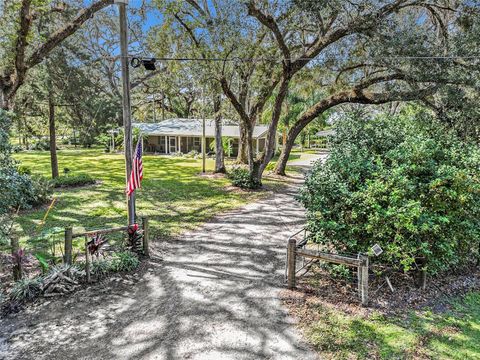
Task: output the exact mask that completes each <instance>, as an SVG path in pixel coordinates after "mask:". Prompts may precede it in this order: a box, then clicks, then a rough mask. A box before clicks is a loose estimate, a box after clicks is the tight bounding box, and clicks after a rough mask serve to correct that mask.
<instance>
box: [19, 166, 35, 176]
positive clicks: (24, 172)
mask: <svg viewBox="0 0 480 360" xmlns="http://www.w3.org/2000/svg"><path fill="white" fill-rule="evenodd" d="M18 173H19V174H20V175H32V170H31V169H30V168H29V167H27V166H23V165H20V166H19V167H18Z"/></svg>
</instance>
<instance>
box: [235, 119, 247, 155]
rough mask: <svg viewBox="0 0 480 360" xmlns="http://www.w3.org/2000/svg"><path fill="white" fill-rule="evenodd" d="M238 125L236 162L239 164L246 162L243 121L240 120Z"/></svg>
mask: <svg viewBox="0 0 480 360" xmlns="http://www.w3.org/2000/svg"><path fill="white" fill-rule="evenodd" d="M239 127H240V137H239V139H238V155H237V162H238V163H240V164H248V142H247V129H246V126H245V124H244V123H243V122H240V125H239Z"/></svg>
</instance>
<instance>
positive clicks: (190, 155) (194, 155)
mask: <svg viewBox="0 0 480 360" xmlns="http://www.w3.org/2000/svg"><path fill="white" fill-rule="evenodd" d="M199 155H200V153H199V152H198V151H197V150H192V151H190V152H188V153H186V154H185V155H184V157H186V158H193V159H196V158H197V157H198V156H199Z"/></svg>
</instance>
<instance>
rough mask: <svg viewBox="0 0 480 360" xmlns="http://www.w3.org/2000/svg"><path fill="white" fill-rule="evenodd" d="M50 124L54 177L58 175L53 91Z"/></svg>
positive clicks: (50, 95)
mask: <svg viewBox="0 0 480 360" xmlns="http://www.w3.org/2000/svg"><path fill="white" fill-rule="evenodd" d="M48 125H49V129H50V163H51V165H52V178H53V179H55V178H57V177H58V159H57V140H56V134H55V104H54V103H53V96H52V93H50V94H49V96H48Z"/></svg>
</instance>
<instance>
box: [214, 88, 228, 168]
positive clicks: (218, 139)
mask: <svg viewBox="0 0 480 360" xmlns="http://www.w3.org/2000/svg"><path fill="white" fill-rule="evenodd" d="M221 104H222V103H221V98H220V94H217V95H215V96H214V99H213V111H214V113H215V115H214V116H215V172H216V173H222V174H224V173H225V172H226V170H225V162H224V159H223V142H222V114H221V113H220V108H221Z"/></svg>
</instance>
